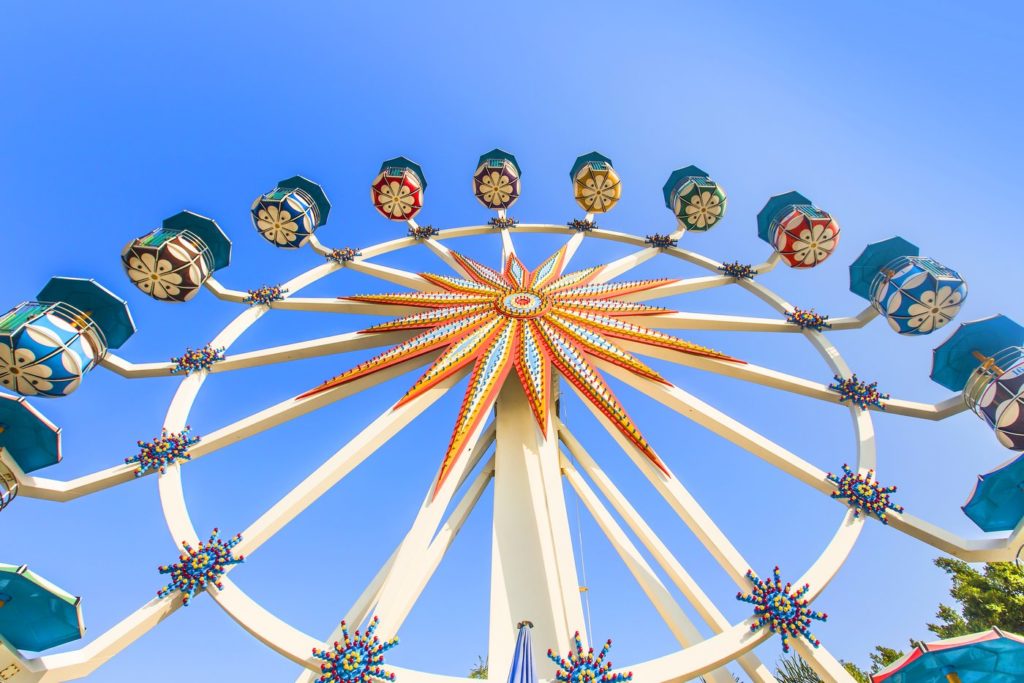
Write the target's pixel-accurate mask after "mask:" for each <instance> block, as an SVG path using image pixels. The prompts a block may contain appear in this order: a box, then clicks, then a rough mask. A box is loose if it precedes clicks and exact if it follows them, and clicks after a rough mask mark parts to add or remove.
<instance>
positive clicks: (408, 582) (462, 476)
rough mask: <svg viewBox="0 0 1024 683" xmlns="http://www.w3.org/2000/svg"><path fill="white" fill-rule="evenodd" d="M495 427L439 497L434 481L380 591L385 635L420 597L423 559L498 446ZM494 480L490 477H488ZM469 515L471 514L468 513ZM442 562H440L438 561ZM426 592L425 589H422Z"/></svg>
mask: <svg viewBox="0 0 1024 683" xmlns="http://www.w3.org/2000/svg"><path fill="white" fill-rule="evenodd" d="M494 435H495V424H494V423H493V422H492V423H491V424H490V425H488V426H487V427H485V428H483V431H480V430H479V429H478V433H477V434H476V435H473V436H472V438H470V439H469V441H468V442H467V446H466V449H465V451H464V452H463V453H462V455H461V457H459V458H458V459H457V461H456V462H455V464H454V466H453V468H452V470H451V473H450V475H449V477H448V479H447V480H446V481H445V483H444V485H443V486H442V487H441V488H440V490H438V491H437V493H436V495H435V483H436V479H434V480H432V481H431V482H430V485H429V487H428V488H427V492H426V495H425V496H424V498H423V502H422V503H421V505H420V509H419V511H418V512H417V514H416V519H415V520H413V523H412V526H411V527H410V529H409V531H408V532H407V533H406V535H405V538H404V539H403V540H402V543H401V545H400V546H399V548H398V554H397V556H396V557H395V563H394V566H393V567H392V569H391V570H390V571H389V572H388V575H387V576H386V577H385V578H384V583H383V585H382V586H381V589H380V591H379V592H378V597H377V600H376V601H375V605H374V607H373V611H374V613H375V614H376V616H377V617H378V618H379V619H380V621H381V629H382V631H383V632H386V633H390V634H394V633H397V632H398V629H399V627H400V625H401V623H402V622H403V621H404V620H405V616H406V615H407V614H408V612H409V610H410V609H411V608H412V604H413V603H414V602H415V599H416V596H418V595H419V593H418V592H416V593H415V596H414V595H412V593H413V592H414V590H415V586H416V585H417V581H416V577H418V576H420V575H421V572H422V569H423V557H424V554H425V553H427V552H428V550H429V548H430V546H431V543H432V542H433V540H435V538H436V536H435V534H436V533H437V529H438V524H439V523H440V520H441V518H442V516H443V515H444V512H445V511H446V510H447V509H448V508H449V506H450V505H451V502H452V499H453V498H454V497H455V494H456V492H457V491H458V490H459V489H461V488H462V485H463V484H464V483H465V480H466V478H467V477H468V476H469V474H470V473H471V472H472V471H473V469H474V468H475V467H476V466H477V464H478V463H479V462H480V460H481V458H482V457H483V455H484V453H485V452H486V451H487V449H488V448H490V447H491V445H492V444H493V443H494ZM487 479H488V480H489V479H490V476H488V477H487ZM467 514H468V511H467ZM438 561H440V560H438ZM423 585H424V586H425V585H426V584H425V583H424V584H423ZM419 590H422V586H421V587H420V588H419Z"/></svg>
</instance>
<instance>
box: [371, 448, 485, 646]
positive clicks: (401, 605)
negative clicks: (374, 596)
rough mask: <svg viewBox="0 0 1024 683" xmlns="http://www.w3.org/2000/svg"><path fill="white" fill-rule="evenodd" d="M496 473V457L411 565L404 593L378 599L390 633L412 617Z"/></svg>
mask: <svg viewBox="0 0 1024 683" xmlns="http://www.w3.org/2000/svg"><path fill="white" fill-rule="evenodd" d="M493 476H494V458H493V457H492V458H491V459H490V460H488V461H487V463H486V464H485V465H484V467H483V469H482V470H481V471H480V474H479V475H477V478H476V479H475V480H474V481H473V483H472V484H471V485H470V487H469V488H468V489H467V490H466V493H465V495H463V497H462V499H461V500H460V501H459V504H458V505H457V506H456V507H455V509H454V510H452V513H451V515H450V516H449V518H448V520H447V521H446V522H445V523H444V525H442V527H441V529H440V530H439V531H438V532H437V536H435V537H434V540H433V541H431V542H430V545H429V547H427V548H426V550H425V552H423V553H421V554H420V557H419V562H418V563H417V564H416V565H415V567H411V568H410V569H413V570H414V571H413V572H410V573H409V574H407V575H405V576H404V577H403V578H402V580H401V584H400V585H401V586H402V589H403V592H402V594H400V595H395V594H392V595H387V594H384V593H382V594H381V599H380V602H378V604H377V608H376V610H375V611H376V612H378V613H379V614H380V619H381V621H382V622H384V620H385V617H386V618H387V622H386V623H387V627H388V629H389V630H390V633H397V632H398V630H399V629H400V628H401V627H402V624H403V623H405V619H406V617H408V616H409V612H410V611H411V610H412V608H413V605H415V604H416V601H417V600H419V598H420V595H421V594H422V593H423V589H425V588H426V587H427V584H428V583H429V582H430V579H431V578H432V577H433V576H434V573H435V572H436V571H437V568H438V566H439V565H440V564H441V560H442V559H444V556H445V554H446V553H447V552H448V549H449V548H450V547H451V544H452V541H454V540H455V537H456V536H457V535H458V533H459V531H460V530H461V529H462V525H463V524H465V522H466V520H467V519H468V518H469V514H470V513H471V512H472V511H473V509H474V508H475V507H476V504H477V503H478V502H479V501H480V497H481V496H482V495H483V493H484V491H485V490H486V489H487V486H488V484H490V481H491V478H492V477H493Z"/></svg>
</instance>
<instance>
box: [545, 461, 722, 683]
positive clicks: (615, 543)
mask: <svg viewBox="0 0 1024 683" xmlns="http://www.w3.org/2000/svg"><path fill="white" fill-rule="evenodd" d="M560 462H561V466H562V471H563V473H564V474H565V477H566V479H567V480H568V481H569V484H570V485H571V486H572V488H573V490H574V491H576V494H577V495H578V496H579V498H580V500H581V501H583V505H584V506H585V507H586V508H587V511H588V512H590V514H591V516H592V517H593V518H594V521H595V522H597V525H598V527H599V528H600V529H601V531H602V532H603V533H604V535H605V538H607V539H608V542H609V543H611V544H612V547H613V548H614V549H615V552H616V553H618V555H619V557H620V558H621V559H622V562H623V563H624V564H625V565H626V568H627V569H628V570H629V573H630V574H632V575H633V579H634V580H636V582H637V584H638V585H639V586H640V589H641V590H642V591H643V592H644V594H645V595H646V596H647V599H648V600H650V601H651V604H652V605H653V606H654V609H655V610H657V612H658V614H659V615H660V616H661V618H662V620H663V621H664V622H665V625H666V626H668V628H669V631H671V632H672V635H673V636H674V637H675V639H676V641H678V643H679V644H680V645H682V646H683V647H688V646H690V645H693V644H694V643H699V642H700V641H702V640H704V637H703V636H702V635H701V633H700V631H698V630H697V627H696V626H694V625H693V622H692V621H690V618H689V617H687V616H686V613H685V612H684V611H683V608H682V607H680V606H679V604H678V603H677V602H676V601H675V598H673V597H672V594H671V593H670V592H669V590H668V588H666V587H665V584H663V583H662V582H661V579H659V578H658V575H657V574H656V573H655V572H654V569H653V568H652V567H651V565H650V564H648V563H647V560H645V559H644V557H643V555H642V554H641V553H640V551H639V550H638V549H637V547H636V546H635V545H634V544H633V542H632V541H631V540H630V539H629V536H627V535H626V532H625V531H623V529H622V527H621V526H619V524H618V522H616V521H615V518H614V517H612V515H611V513H610V512H608V509H607V508H606V507H605V506H604V505H603V504H602V503H601V500H600V499H599V498H598V497H597V495H596V494H595V493H594V491H593V489H591V488H590V486H588V485H587V482H586V481H585V480H584V479H583V477H581V476H580V473H579V472H577V471H576V468H575V467H573V466H572V463H570V462H569V459H568V458H566V457H565V456H562V458H561V461H560ZM705 677H706V678H707V679H708V680H711V681H713V682H714V683H733V678H732V674H730V673H729V672H728V671H726V670H725V669H716V670H715V671H712V672H710V673H708V674H706V675H705Z"/></svg>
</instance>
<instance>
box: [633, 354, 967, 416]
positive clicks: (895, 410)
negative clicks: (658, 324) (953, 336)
mask: <svg viewBox="0 0 1024 683" xmlns="http://www.w3.org/2000/svg"><path fill="white" fill-rule="evenodd" d="M621 346H622V347H623V348H625V349H627V350H629V351H632V352H634V353H637V354H640V355H646V356H651V357H654V358H659V359H661V360H667V361H670V362H673V363H678V364H679V365H685V366H687V367H692V368H697V369H698V370H706V371H708V372H713V373H715V374H718V375H724V376H726V377H732V378H734V379H741V380H744V381H746V382H751V383H753V384H760V385H762V386H767V387H772V388H773V389H781V390H783V391H788V392H790V393H794V394H799V395H801V396H807V397H809V398H814V399H817V400H819V401H825V402H827V403H839V394H838V393H836V392H835V391H833V390H831V389H829V388H828V385H827V384H823V383H821V382H813V381H811V380H808V379H804V378H802V377H796V376H794V375H790V374H787V373H784V372H778V371H777V370H771V369H769V368H765V367H762V366H760V365H754V364H753V363H735V362H726V361H720V360H716V359H714V358H708V357H705V356H696V355H694V354H685V353H678V352H674V351H672V350H670V349H665V348H662V347H655V346H650V345H647V344H638V343H635V342H630V341H628V340H622V341H621ZM883 404H884V405H885V412H887V413H891V414H893V415H903V416H906V417H916V418H921V419H925V420H944V419H946V418H947V417H951V416H953V415H956V414H958V413H962V412H963V411H965V410H967V404H966V403H965V402H964V400H963V397H962V395H961V394H957V395H955V396H952V397H950V398H948V399H945V400H944V401H939V402H937V403H919V402H916V401H904V400H901V399H886V400H885V401H884V402H883ZM870 409H871V410H879V409H878V408H875V407H873V406H872V407H870Z"/></svg>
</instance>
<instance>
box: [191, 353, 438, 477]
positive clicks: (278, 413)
mask: <svg viewBox="0 0 1024 683" xmlns="http://www.w3.org/2000/svg"><path fill="white" fill-rule="evenodd" d="M431 360H433V354H426V355H423V356H419V357H416V358H410V359H409V360H408V361H405V362H403V363H399V364H397V365H394V366H391V367H388V368H384V369H383V370H380V371H378V372H376V373H374V374H372V375H368V376H366V377H360V378H358V379H356V380H353V381H351V382H348V383H346V384H341V385H338V386H336V387H332V388H331V389H327V390H324V391H321V392H319V393H316V394H312V395H310V396H307V397H306V398H299V397H294V398H288V399H285V400H284V401H281V402H280V403H278V404H276V405H273V406H271V407H269V408H266V409H264V410H261V411H260V412H258V413H253V414H252V415H250V416H248V417H245V418H242V419H241V420H238V421H236V422H233V423H231V424H229V425H228V426H226V427H221V428H220V429H218V430H216V431H214V432H211V433H210V434H207V435H205V436H203V440H202V441H200V442H199V444H197V445H196V447H195V448H193V449H192V459H193V460H195V459H196V458H200V457H202V456H204V455H208V454H210V453H213V452H214V451H217V450H219V449H221V448H224V447H225V446H229V445H231V444H233V443H237V442H239V441H241V440H243V439H246V438H248V437H250V436H253V435H255V434H259V433H260V432H264V431H266V430H267V429H270V428H271V427H277V426H278V425H281V424H284V423H285V422H288V421H290V420H294V419H295V418H297V417H301V416H303V415H306V414H308V413H311V412H313V411H314V410H317V409H319V408H323V407H324V406H327V405H330V404H332V403H334V402H336V401H340V400H341V399H343V398H348V397H349V396H354V395H355V394H358V393H359V392H361V391H363V390H364V389H368V388H370V387H373V386H376V385H377V384H380V383H381V382H384V381H387V380H389V379H391V378H393V377H397V376H399V375H401V374H404V373H406V372H408V371H410V370H412V369H414V368H417V367H420V366H422V365H425V364H426V363H428V362H430V361H431Z"/></svg>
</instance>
